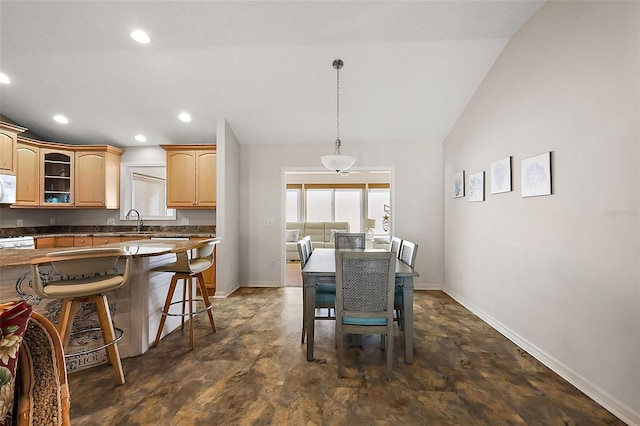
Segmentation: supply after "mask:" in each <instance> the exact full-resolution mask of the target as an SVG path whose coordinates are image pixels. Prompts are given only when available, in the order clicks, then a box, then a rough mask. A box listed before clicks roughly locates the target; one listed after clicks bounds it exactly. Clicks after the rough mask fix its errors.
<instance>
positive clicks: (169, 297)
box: [153, 275, 178, 346]
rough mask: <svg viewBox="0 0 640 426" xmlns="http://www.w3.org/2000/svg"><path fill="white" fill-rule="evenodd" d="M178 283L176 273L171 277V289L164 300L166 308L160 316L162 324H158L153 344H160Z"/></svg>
mask: <svg viewBox="0 0 640 426" xmlns="http://www.w3.org/2000/svg"><path fill="white" fill-rule="evenodd" d="M176 284H178V276H177V275H174V276H173V277H172V278H171V283H170V284H169V291H168V292H167V298H166V300H165V301H164V308H163V309H162V315H161V316H160V325H158V332H157V333H156V341H155V342H153V346H158V342H159V341H160V336H162V329H163V328H164V322H165V321H166V320H167V315H166V314H167V313H168V312H169V308H170V307H171V301H172V300H173V293H174V292H175V290H176Z"/></svg>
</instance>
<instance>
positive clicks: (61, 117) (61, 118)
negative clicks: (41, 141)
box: [53, 114, 69, 124]
mask: <svg viewBox="0 0 640 426" xmlns="http://www.w3.org/2000/svg"><path fill="white" fill-rule="evenodd" d="M53 119H54V120H56V121H57V122H58V123H60V124H67V123H68V122H69V119H68V118H67V117H65V116H64V115H61V114H58V115H54V116H53Z"/></svg>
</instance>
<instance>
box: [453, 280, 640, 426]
mask: <svg viewBox="0 0 640 426" xmlns="http://www.w3.org/2000/svg"><path fill="white" fill-rule="evenodd" d="M443 291H444V292H445V293H446V294H448V295H449V296H451V297H452V298H453V299H454V300H455V301H456V302H458V303H460V304H461V305H462V306H464V307H465V308H466V309H468V310H469V311H471V312H472V313H473V314H475V315H476V316H478V317H479V318H480V319H482V320H483V321H484V322H486V323H487V324H489V325H490V326H491V327H493V328H494V329H495V330H497V331H498V332H499V333H500V334H502V335H504V336H505V337H506V338H507V339H509V340H511V341H512V342H513V343H515V344H516V345H518V346H519V347H521V348H522V349H524V350H525V351H527V352H528V353H529V354H530V355H531V356H533V357H534V358H535V359H537V360H538V361H540V362H541V363H543V364H544V365H546V366H547V367H548V368H550V369H551V370H552V371H554V372H555V373H556V374H558V375H559V376H560V377H562V378H563V379H565V380H566V381H568V382H569V383H571V384H572V385H573V386H575V387H576V388H578V389H579V390H581V391H582V392H584V393H585V394H586V395H587V396H589V397H590V398H591V399H593V400H594V401H596V402H597V403H598V404H600V405H601V406H602V407H604V408H605V409H607V410H609V411H610V412H611V413H612V414H613V415H615V416H617V417H618V418H619V419H620V420H622V421H623V422H625V423H627V424H629V425H635V426H639V425H640V412H637V411H634V410H633V409H631V407H628V406H627V405H625V404H624V403H622V402H621V401H619V400H618V399H617V398H615V397H613V396H612V395H610V394H609V393H607V392H605V391H604V390H602V389H601V388H600V387H598V386H597V385H595V384H594V383H592V382H591V381H589V380H588V379H586V378H585V377H583V376H582V375H580V374H579V373H577V372H575V371H573V370H572V369H571V368H569V367H568V366H566V365H564V364H563V363H561V362H560V361H558V360H557V359H555V358H554V357H553V356H551V355H549V354H548V353H546V352H545V351H543V350H541V349H540V348H538V347H537V346H535V345H534V344H533V343H531V342H529V341H528V340H526V339H524V338H522V337H521V336H520V335H518V334H517V333H515V332H513V331H512V330H511V329H509V327H507V326H505V325H504V324H502V323H501V322H500V321H497V320H496V319H495V318H493V317H491V315H488V314H487V313H486V312H484V311H483V310H482V309H480V308H478V307H477V306H475V305H474V304H473V303H471V302H469V301H468V300H466V299H465V298H464V297H462V296H461V295H460V294H458V293H456V292H455V291H453V290H451V289H450V288H444V289H443Z"/></svg>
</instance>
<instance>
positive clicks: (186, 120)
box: [178, 112, 191, 123]
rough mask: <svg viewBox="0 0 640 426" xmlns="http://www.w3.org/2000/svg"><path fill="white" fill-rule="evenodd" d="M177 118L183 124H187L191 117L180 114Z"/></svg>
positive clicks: (183, 113)
mask: <svg viewBox="0 0 640 426" xmlns="http://www.w3.org/2000/svg"><path fill="white" fill-rule="evenodd" d="M178 118H179V119H180V120H181V121H184V122H185V123H188V122H190V121H191V116H190V115H189V113H188V112H181V113H180V114H178Z"/></svg>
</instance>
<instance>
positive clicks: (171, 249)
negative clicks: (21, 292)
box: [0, 238, 220, 277]
mask: <svg viewBox="0 0 640 426" xmlns="http://www.w3.org/2000/svg"><path fill="white" fill-rule="evenodd" d="M214 240H215V241H218V242H219V241H220V239H218V238H215V239H214ZM203 243H204V240H203V241H193V240H191V241H180V240H163V241H150V240H148V239H146V240H138V241H127V242H120V243H112V244H105V245H102V246H100V247H119V248H121V249H122V250H124V251H125V252H127V253H130V254H131V255H132V256H133V257H147V256H158V255H162V254H167V253H178V252H181V251H187V250H191V249H193V248H196V247H199V246H200V245H202V244H203ZM96 248H97V247H96ZM78 249H81V248H80V247H65V248H60V247H58V248H53V247H52V248H46V249H33V250H20V249H0V271H1V270H2V269H8V268H16V267H26V266H30V265H31V261H32V260H34V259H37V258H40V257H44V256H47V255H48V254H49V253H52V252H60V251H71V252H73V250H78ZM83 249H87V248H86V247H85V248H83ZM88 249H89V250H91V248H88ZM1 275H2V274H0V277H1Z"/></svg>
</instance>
